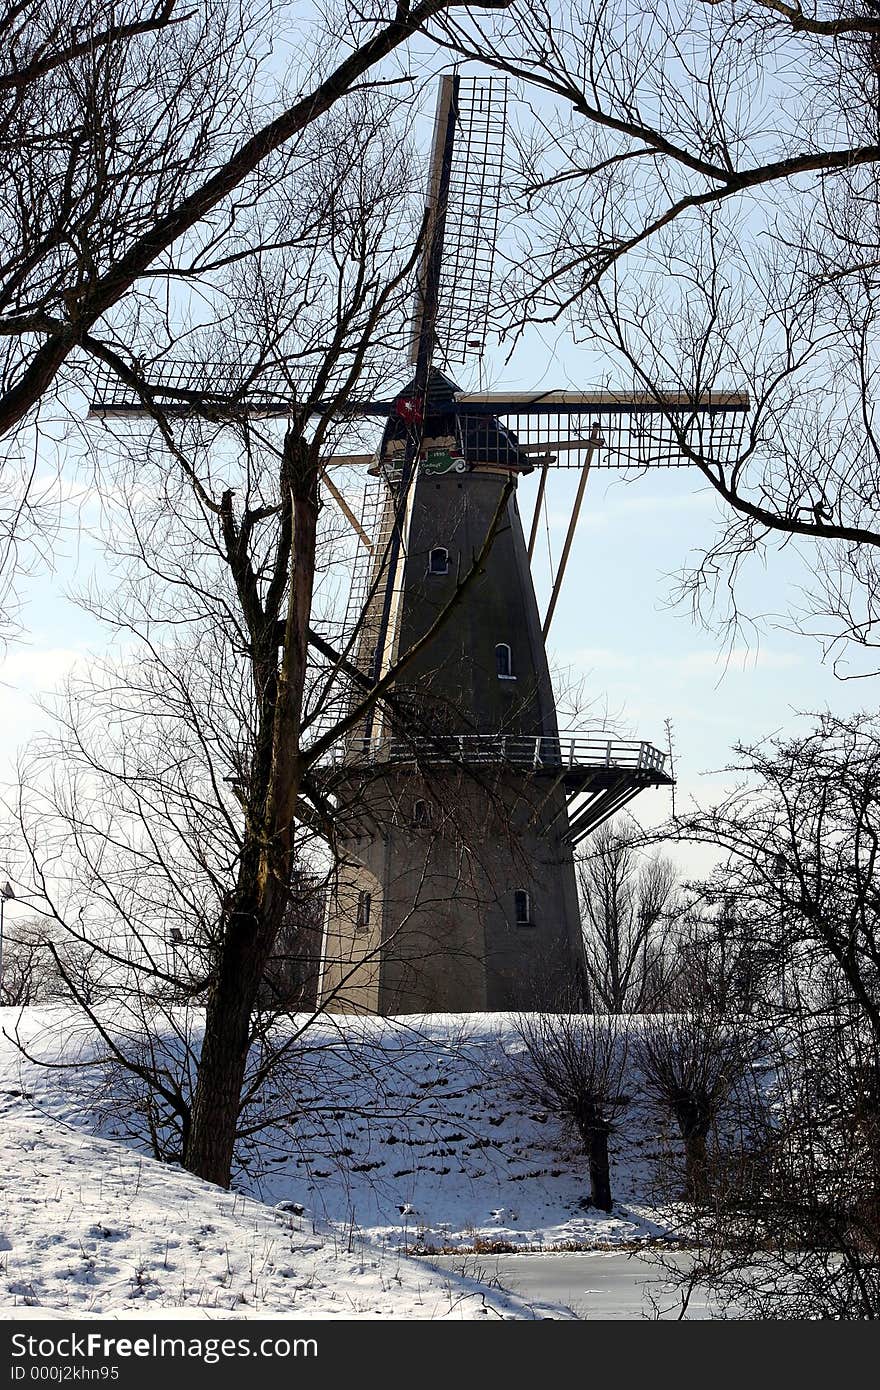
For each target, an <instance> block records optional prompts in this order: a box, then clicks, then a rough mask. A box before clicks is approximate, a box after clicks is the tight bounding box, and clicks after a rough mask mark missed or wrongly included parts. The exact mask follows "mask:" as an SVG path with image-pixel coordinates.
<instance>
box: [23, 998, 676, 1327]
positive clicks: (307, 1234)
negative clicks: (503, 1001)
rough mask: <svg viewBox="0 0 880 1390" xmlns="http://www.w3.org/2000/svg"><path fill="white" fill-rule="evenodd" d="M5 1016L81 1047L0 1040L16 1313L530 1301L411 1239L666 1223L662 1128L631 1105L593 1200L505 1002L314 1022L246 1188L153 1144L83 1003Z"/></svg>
mask: <svg viewBox="0 0 880 1390" xmlns="http://www.w3.org/2000/svg"><path fill="white" fill-rule="evenodd" d="M196 1021H197V1020H196ZM187 1023H188V1024H189V1025H191V1026H192V1025H193V1023H194V1020H193V1019H188V1020H187ZM0 1026H2V1027H3V1029H4V1031H5V1033H6V1034H7V1035H8V1036H9V1037H12V1036H13V1035H15V1034H16V1033H17V1034H18V1035H19V1037H20V1038H22V1039H26V1040H27V1045H28V1050H29V1051H32V1052H33V1053H34V1054H36V1055H39V1056H41V1057H44V1058H47V1059H51V1060H53V1061H54V1062H55V1063H58V1062H64V1061H73V1060H78V1061H80V1062H82V1061H83V1059H85V1060H86V1065H85V1066H84V1067H80V1068H78V1069H75V1070H71V1071H68V1070H67V1069H65V1068H62V1069H61V1070H59V1069H57V1068H52V1069H49V1070H45V1069H43V1068H41V1067H38V1066H35V1065H34V1064H33V1063H32V1062H29V1061H27V1060H26V1059H24V1058H23V1057H22V1055H21V1054H20V1052H19V1051H18V1050H17V1049H16V1048H15V1046H14V1045H13V1044H12V1043H11V1042H10V1041H8V1040H0V1044H2V1045H0V1125H2V1129H0V1310H2V1311H3V1312H4V1313H5V1315H6V1316H10V1315H12V1316H15V1311H16V1309H20V1310H21V1311H22V1312H25V1311H27V1312H28V1313H29V1315H33V1313H34V1312H35V1311H36V1310H38V1309H40V1310H54V1311H56V1312H59V1313H64V1314H66V1315H68V1316H69V1315H71V1314H73V1315H75V1316H86V1315H89V1314H94V1313H100V1314H102V1315H106V1314H107V1313H108V1312H110V1311H117V1312H120V1313H122V1312H124V1313H125V1315H126V1316H130V1315H131V1313H132V1312H133V1311H135V1312H136V1311H138V1310H144V1311H145V1312H146V1313H149V1315H150V1316H153V1315H155V1314H156V1313H157V1312H158V1310H166V1311H167V1310H174V1311H175V1312H178V1311H179V1310H181V1309H185V1310H188V1311H191V1312H193V1313H194V1314H199V1313H201V1314H204V1315H210V1314H211V1313H213V1314H214V1315H215V1316H218V1315H222V1316H229V1315H230V1313H234V1314H236V1315H239V1316H255V1315H260V1314H262V1315H264V1316H280V1315H285V1316H288V1315H289V1316H292V1317H299V1318H308V1317H324V1316H335V1317H346V1318H351V1317H401V1318H416V1317H493V1316H507V1317H521V1316H529V1315H531V1314H530V1313H529V1311H528V1310H527V1309H525V1308H524V1307H523V1306H522V1305H517V1304H516V1303H515V1301H512V1300H509V1299H507V1298H506V1297H505V1296H504V1295H501V1294H500V1293H498V1291H495V1292H490V1291H487V1290H482V1289H480V1288H479V1287H478V1286H475V1285H474V1284H473V1282H472V1281H468V1280H465V1279H463V1278H458V1277H456V1276H450V1275H448V1274H447V1275H441V1274H439V1273H438V1272H437V1271H435V1270H433V1269H432V1268H431V1266H430V1265H429V1264H428V1263H427V1262H426V1261H425V1260H417V1259H412V1258H407V1257H406V1255H405V1253H404V1252H405V1251H407V1250H410V1251H412V1250H415V1251H418V1250H429V1251H430V1250H439V1249H447V1250H448V1249H465V1248H471V1249H473V1248H476V1249H478V1250H481V1249H482V1250H487V1251H488V1250H491V1249H498V1248H499V1247H500V1248H508V1247H511V1246H513V1247H517V1248H530V1247H532V1248H533V1247H539V1248H540V1247H543V1248H552V1247H553V1246H562V1247H565V1246H570V1245H575V1246H585V1245H587V1246H603V1245H611V1244H617V1243H619V1242H621V1241H632V1240H638V1239H647V1238H650V1237H651V1236H653V1235H656V1234H660V1233H662V1230H663V1222H662V1212H661V1211H660V1210H659V1209H657V1208H655V1206H654V1205H653V1203H652V1187H653V1183H654V1180H655V1175H656V1167H655V1163H654V1159H655V1157H656V1156H657V1155H658V1154H659V1153H660V1152H661V1151H664V1150H665V1148H666V1137H665V1136H663V1135H662V1134H658V1133H657V1132H656V1126H655V1125H652V1122H651V1121H650V1117H649V1116H648V1115H647V1114H646V1113H644V1112H643V1111H642V1110H641V1109H640V1108H639V1107H638V1105H635V1106H633V1107H631V1110H630V1112H629V1115H628V1118H627V1119H626V1120H625V1122H624V1125H623V1127H622V1129H621V1132H620V1134H619V1135H618V1136H617V1138H616V1140H615V1145H614V1188H615V1195H616V1197H617V1198H618V1202H619V1205H618V1206H616V1208H615V1211H614V1212H613V1213H612V1214H611V1215H610V1216H605V1215H604V1214H602V1213H598V1212H596V1211H594V1210H592V1209H591V1208H590V1207H589V1205H588V1201H587V1197H588V1190H589V1189H588V1182H587V1178H586V1173H585V1164H584V1160H583V1157H582V1156H581V1155H580V1154H579V1153H578V1151H577V1146H576V1145H575V1144H574V1143H573V1142H572V1140H571V1138H570V1137H569V1136H567V1135H566V1134H565V1133H564V1131H563V1130H562V1129H561V1127H560V1125H559V1124H558V1122H557V1121H556V1119H555V1117H554V1116H552V1115H550V1114H545V1113H542V1112H541V1111H539V1110H537V1109H535V1108H534V1106H531V1105H529V1104H528V1103H527V1102H526V1101H525V1099H524V1098H523V1097H522V1096H521V1095H518V1093H517V1090H516V1086H515V1083H513V1082H512V1081H511V1079H510V1077H509V1075H508V1072H507V1070H506V1068H505V1065H504V1052H505V1050H511V1049H513V1050H515V1048H516V1037H515V1033H514V1030H513V1027H512V1023H511V1020H510V1019H509V1018H508V1017H505V1016H501V1015H496V1016H492V1015H473V1016H449V1017H444V1016H439V1015H436V1016H425V1017H423V1018H407V1019H403V1020H396V1021H395V1020H379V1019H369V1020H350V1019H349V1020H342V1019H339V1018H336V1019H326V1020H323V1021H321V1022H319V1023H317V1024H315V1025H314V1026H313V1027H312V1028H310V1029H309V1032H308V1034H307V1046H305V1047H300V1048H299V1049H298V1051H297V1054H296V1059H295V1065H294V1071H293V1072H292V1082H293V1083H294V1089H295V1094H296V1097H297V1109H296V1116H295V1118H294V1119H293V1120H292V1121H291V1122H290V1123H288V1124H284V1125H276V1126H274V1127H271V1128H269V1129H268V1130H265V1131H263V1132H262V1133H261V1134H260V1135H259V1137H258V1138H257V1139H255V1140H254V1142H253V1143H252V1144H250V1145H248V1146H246V1147H245V1148H244V1149H243V1151H242V1164H241V1167H240V1168H239V1170H238V1172H237V1174H236V1180H235V1190H234V1191H233V1192H231V1193H226V1192H223V1191H221V1190H220V1189H217V1188H215V1187H212V1186H211V1185H209V1184H206V1183H202V1182H200V1181H199V1180H197V1179H195V1178H193V1177H192V1176H190V1175H189V1174H187V1173H185V1172H183V1171H181V1170H180V1169H179V1168H177V1167H175V1166H172V1165H168V1164H160V1163H158V1162H156V1161H155V1160H154V1159H152V1158H150V1157H148V1156H147V1154H148V1151H149V1150H148V1145H147V1144H146V1141H145V1139H144V1138H143V1133H142V1134H141V1137H140V1140H139V1137H138V1130H139V1128H140V1126H139V1124H138V1122H137V1118H136V1114H135V1111H136V1105H133V1099H132V1092H131V1090H130V1088H128V1087H126V1088H125V1089H124V1090H123V1089H122V1088H121V1087H120V1089H119V1093H118V1095H117V1094H114V1087H115V1086H119V1081H118V1078H114V1076H113V1075H112V1073H111V1072H109V1071H108V1070H107V1068H106V1067H105V1066H104V1065H103V1064H101V1063H100V1061H98V1060H92V1058H93V1053H94V1045H93V1043H92V1041H91V1040H90V1039H88V1038H85V1039H83V1037H82V1035H81V1033H77V1031H76V1029H75V1028H74V1027H73V1025H72V1021H71V1018H70V1016H69V1015H67V1014H65V1013H64V1012H63V1011H58V1010H55V1011H33V1012H30V1013H26V1014H25V1015H22V1016H20V1015H19V1014H18V1011H13V1010H6V1011H0ZM168 1045H169V1048H171V1047H173V1040H171V1039H169V1044H168ZM281 1100H282V1097H279V1096H274V1097H273V1096H269V1097H267V1098H266V1102H265V1103H266V1104H267V1105H274V1106H276V1107H277V1106H279V1105H280V1104H281ZM281 1108H283V1106H282V1107H281ZM139 1149H140V1151H139Z"/></svg>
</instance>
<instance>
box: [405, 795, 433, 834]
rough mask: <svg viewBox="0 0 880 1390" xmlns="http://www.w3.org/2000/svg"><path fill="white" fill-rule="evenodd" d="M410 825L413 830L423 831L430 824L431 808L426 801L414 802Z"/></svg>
mask: <svg viewBox="0 0 880 1390" xmlns="http://www.w3.org/2000/svg"><path fill="white" fill-rule="evenodd" d="M410 824H411V825H412V827H413V829H414V830H423V829H424V828H425V826H429V825H430V824H431V807H430V804H429V803H428V802H427V801H414V802H413V808H412V819H411V822H410Z"/></svg>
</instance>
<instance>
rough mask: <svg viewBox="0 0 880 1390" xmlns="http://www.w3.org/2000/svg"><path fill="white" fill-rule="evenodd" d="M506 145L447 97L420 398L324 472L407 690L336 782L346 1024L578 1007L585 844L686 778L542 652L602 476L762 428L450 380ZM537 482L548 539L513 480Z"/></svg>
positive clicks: (105, 391)
mask: <svg viewBox="0 0 880 1390" xmlns="http://www.w3.org/2000/svg"><path fill="white" fill-rule="evenodd" d="M504 126H505V89H504V86H503V84H500V83H499V82H498V81H497V79H471V80H466V79H461V78H459V77H457V76H456V77H453V78H445V79H443V81H442V83H441V90H440V99H439V103H438V112H437V120H436V127H435V139H434V147H433V154H432V161H431V169H430V178H429V189H428V210H429V219H428V227H427V236H426V241H425V248H424V255H423V260H422V265H421V270H420V275H419V286H418V295H417V308H416V313H415V316H414V325H413V332H412V346H411V360H410V367H409V379H408V380H407V381H406V384H405V385H404V386H403V387H402V389H401V390H400V391H399V392H398V394H397V395H396V396H394V397H393V398H392V399H391V400H381V401H375V400H371V401H360V402H353V401H351V400H348V401H347V404H346V410H347V414H348V416H349V417H351V416H354V415H357V414H361V415H363V416H365V417H374V418H375V417H378V418H380V419H383V420H384V422H385V423H384V428H383V434H382V438H381V442H380V444H379V447H378V448H377V450H376V452H375V454H373V455H365V456H351V455H347V456H345V458H344V459H339V460H334V459H332V458H331V459H327V460H326V461H325V463H324V465H323V468H324V472H323V485H324V486H325V487H326V489H327V490H328V491H329V493H330V495H331V496H332V497H333V498H334V500H336V501H337V502H338V504H339V505H340V506H341V508H342V510H343V512H344V514H345V516H346V517H347V518H348V519H349V520H350V521H351V522H352V523H353V525H354V527H355V530H356V532H357V534H358V536H359V538H360V541H361V542H362V543H363V544H362V546H361V549H360V550H359V552H358V555H359V559H358V562H357V564H356V567H355V571H354V573H353V576H352V584H351V592H350V597H349V603H348V611H347V617H346V630H347V636H346V641H345V642H344V644H343V646H344V649H345V651H346V652H347V653H348V668H349V674H350V676H351V677H352V679H353V681H354V688H355V689H357V690H360V691H361V692H363V690H364V689H365V688H367V689H369V688H370V687H375V686H376V685H377V683H382V682H383V681H386V682H387V678H388V677H389V674H390V673H391V672H392V671H393V672H395V675H394V680H393V684H391V685H390V686H389V687H387V688H386V686H383V687H382V688H383V700H382V703H381V705H379V706H377V708H376V710H375V712H374V713H373V714H371V715H369V716H367V717H365V718H362V719H360V720H359V721H358V722H357V723H356V724H355V725H354V726H353V727H351V728H349V730H348V731H347V733H346V735H345V737H344V739H341V740H340V742H339V743H338V744H337V746H336V748H335V750H334V754H333V757H332V758H331V759H330V760H329V761H328V763H327V764H326V765H325V766H324V767H323V768H322V769H321V776H322V784H323V785H322V790H323V791H324V793H325V796H326V799H327V802H328V803H329V804H331V805H334V806H335V808H336V811H337V821H338V824H337V848H338V849H339V850H340V851H341V862H340V865H339V869H338V873H337V882H336V887H335V891H334V892H333V893H332V894H331V895H330V899H329V905H328V911H327V917H326V922H325V928H324V941H323V951H322V973H321V985H320V993H321V1002H322V1003H323V1004H324V1006H325V1007H326V1008H328V1009H330V1010H331V1011H333V1010H356V1011H359V1012H377V1013H382V1014H390V1013H412V1012H428V1011H439V1010H447V1011H472V1010H483V1009H490V1010H492V1009H511V1008H529V1007H539V1006H543V1005H552V1004H553V1003H555V1002H557V1001H560V1000H563V1001H564V1000H566V999H570V998H571V992H572V989H573V988H576V987H577V984H578V977H579V973H580V965H581V958H582V944H581V934H580V919H579V912H578V903H577V891H576V884H575V875H574V861H573V851H574V847H575V845H576V844H577V843H578V842H579V841H580V840H581V839H582V838H583V837H584V836H585V835H587V834H589V832H590V831H591V830H592V829H593V828H595V826H596V825H598V824H600V823H601V822H602V821H603V820H605V819H606V818H607V817H609V816H611V815H613V814H614V813H615V812H616V811H617V810H619V809H620V808H621V807H622V806H624V805H625V804H626V803H627V802H628V801H630V800H631V799H632V798H633V797H634V796H636V795H637V794H638V793H639V792H640V791H642V790H643V789H645V788H647V787H652V786H654V787H656V786H661V785H663V784H668V783H669V782H670V780H671V779H670V777H669V775H668V773H667V772H666V770H665V768H664V757H663V755H662V754H661V753H660V752H658V750H657V749H656V748H654V747H653V746H652V745H651V744H650V743H647V742H639V741H622V740H615V739H611V738H608V737H607V736H606V735H605V733H604V732H602V731H599V732H597V731H595V730H594V731H567V730H565V731H563V730H560V728H559V725H558V719H557V711H556V706H555V701H554V696H553V690H552V685H551V680H550V674H549V669H548V664H547V656H546V651H545V641H546V637H547V633H548V631H549V627H550V623H551V621H552V617H553V613H554V610H555V607H556V603H557V600H558V597H559V593H560V588H561V585H562V582H563V578H564V574H565V570H566V564H567V561H568V557H569V554H570V552H571V549H572V545H573V542H574V538H575V531H576V527H577V522H578V517H579V514H580V510H581V504H582V500H583V496H584V490H585V485H586V482H587V478H588V476H589V473H590V470H591V468H594V467H599V468H601V467H608V468H623V469H630V470H633V469H638V470H641V469H645V468H648V467H680V466H690V465H692V464H694V463H699V464H700V465H701V466H704V467H705V466H706V461H707V460H708V461H709V462H710V463H711V465H712V466H717V467H723V466H724V464H725V462H726V460H727V458H728V457H729V456H730V454H731V453H735V452H736V451H737V449H738V446H739V438H740V435H741V432H742V427H743V421H744V416H745V412H746V410H747V408H748V401H747V398H746V397H744V396H742V395H737V394H734V393H728V394H724V393H718V392H702V391H701V392H699V393H695V394H688V395H676V394H672V393H663V394H659V395H658V394H656V393H649V392H597V391H553V390H550V391H542V392H534V393H532V392H526V393H522V392H520V393H509V392H508V393H504V392H500V393H484V392H465V391H462V390H461V389H460V388H459V386H458V385H457V383H456V382H455V381H454V380H453V377H452V372H453V370H454V367H455V365H456V364H457V363H459V362H461V361H463V360H464V358H465V357H466V356H467V354H468V352H469V351H471V350H472V349H473V348H474V347H475V346H476V348H477V350H479V348H480V347H481V345H482V342H483V339H484V337H485V331H486V321H487V317H488V307H489V296H490V289H491V274H492V260H493V251H494V242H495V237H496V231H497V221H498V207H499V193H500V182H501V160H502V147H503V136H504ZM401 376H402V377H404V373H403V372H402V373H401ZM288 389H289V388H287V387H286V386H285V384H284V383H283V382H281V383H280V384H279V385H278V386H277V387H275V388H273V386H272V383H271V382H269V381H267V379H266V377H265V376H264V377H263V378H262V379H261V381H260V389H259V393H258V394H257V393H254V394H253V395H252V396H251V397H248V398H245V399H242V396H241V394H238V395H236V397H235V402H234V412H233V411H231V410H230V412H229V413H230V418H237V419H241V417H242V415H243V414H248V413H251V412H252V413H253V414H254V415H256V416H259V417H263V418H265V417H271V416H277V417H280V418H284V417H286V416H289V414H290V413H291V403H290V398H289V395H288V394H287V391H288ZM226 395H227V393H225V392H224V390H223V389H222V383H218V382H216V381H214V380H212V379H210V373H209V372H208V371H207V369H206V368H205V367H203V368H202V369H201V371H200V372H198V373H194V371H193V368H192V366H191V365H188V364H183V363H178V364H175V363H166V364H162V365H161V366H160V367H159V368H157V369H155V370H154V372H153V373H152V379H151V381H150V383H149V406H150V411H147V409H146V405H145V400H144V395H143V393H142V392H141V393H138V392H137V391H134V390H133V389H132V388H131V387H130V386H128V385H127V384H126V383H125V382H124V381H121V380H119V379H118V378H113V377H111V376H109V375H108V376H106V377H104V378H103V380H102V381H101V382H100V383H99V385H98V388H97V390H96V391H95V393H94V397H93V402H92V414H93V415H96V416H99V417H107V416H112V415H121V416H126V415H139V414H141V415H142V414H146V413H151V412H152V411H155V410H156V409H161V410H163V411H164V412H165V413H167V414H169V415H172V414H186V413H196V414H198V413H199V412H200V411H201V410H203V409H204V410H205V412H206V413H209V415H210V418H212V419H214V420H217V419H218V418H221V419H222V418H223V411H224V409H225V408H226V407H225V406H224V398H225V396H226ZM319 406H320V403H318V405H316V407H315V412H316V413H319ZM335 462H339V463H344V464H345V465H347V466H351V465H352V464H353V463H363V465H364V466H365V468H367V469H368V472H369V482H368V485H367V487H366V489H365V494H364V502H363V508H362V513H361V516H360V519H359V520H358V519H357V518H356V517H355V516H354V515H353V514H352V512H351V509H350V507H349V506H348V504H347V502H346V501H345V499H344V497H342V496H341V495H340V493H339V492H338V491H337V489H336V488H335V487H334V486H333V485H332V483H331V481H330V479H329V477H328V476H327V470H328V469H329V468H331V467H332V466H333V464H334V463H335ZM550 468H574V469H578V470H579V471H580V480H579V485H578V490H577V496H576V500H575V503H574V506H573V509H572V514H571V518H570V522H569V526H568V532H567V535H566V538H565V543H564V546H563V550H562V554H561V558H560V562H559V566H558V568H557V571H556V574H555V577H554V579H553V584H552V592H551V596H550V600H549V603H548V606H547V610H546V612H545V614H544V616H543V620H542V618H541V616H540V614H539V610H538V604H537V600H536V596H535V590H534V586H533V583H532V579H531V573H530V561H531V558H532V555H533V552H534V547H535V540H536V536H537V530H538V523H539V520H540V514H541V507H542V504H543V500H544V490H545V485H546V481H547V477H548V472H549V469H550ZM536 469H539V470H540V475H539V485H538V496H537V502H536V505H535V508H534V512H533V515H532V518H531V522H530V527H529V537H528V541H527V540H526V537H525V533H524V529H523V525H522V522H521V519H520V513H519V507H518V502H517V484H518V482H519V480H520V479H521V478H522V477H523V476H525V475H527V474H530V473H532V472H534V471H535V470H536Z"/></svg>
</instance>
